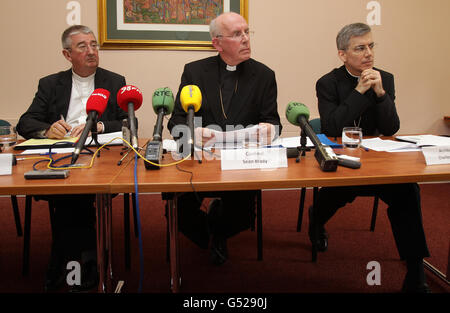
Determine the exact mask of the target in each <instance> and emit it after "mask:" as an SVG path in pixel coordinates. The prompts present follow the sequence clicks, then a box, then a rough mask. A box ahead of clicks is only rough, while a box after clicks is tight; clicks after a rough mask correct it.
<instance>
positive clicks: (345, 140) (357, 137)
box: [342, 127, 362, 148]
mask: <svg viewBox="0 0 450 313" xmlns="http://www.w3.org/2000/svg"><path fill="white" fill-rule="evenodd" d="M361 141H362V129H361V128H359V127H344V129H343V130H342V144H343V145H344V148H359V147H360V146H361Z"/></svg>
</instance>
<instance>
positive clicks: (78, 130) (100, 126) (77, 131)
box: [70, 123, 103, 137]
mask: <svg viewBox="0 0 450 313" xmlns="http://www.w3.org/2000/svg"><path fill="white" fill-rule="evenodd" d="M85 126H86V124H80V125H78V126H75V127H74V128H73V129H72V133H71V134H70V136H71V137H79V136H81V133H82V132H83V130H84V127H85ZM97 132H98V133H99V134H101V133H102V132H103V124H102V123H97ZM89 136H91V132H89Z"/></svg>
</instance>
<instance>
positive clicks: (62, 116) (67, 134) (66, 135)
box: [60, 114, 72, 137]
mask: <svg viewBox="0 0 450 313" xmlns="http://www.w3.org/2000/svg"><path fill="white" fill-rule="evenodd" d="M60 117H61V120H62V121H63V122H65V121H66V120H65V119H64V115H62V114H61V115H60ZM71 134H72V130H69V131H67V133H66V134H65V135H64V137H70V135H71Z"/></svg>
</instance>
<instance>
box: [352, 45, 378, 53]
mask: <svg viewBox="0 0 450 313" xmlns="http://www.w3.org/2000/svg"><path fill="white" fill-rule="evenodd" d="M374 48H375V43H374V42H372V43H370V44H368V45H359V46H356V47H354V48H353V49H352V50H353V52H354V53H356V54H363V53H365V52H366V50H369V51H373V49H374Z"/></svg>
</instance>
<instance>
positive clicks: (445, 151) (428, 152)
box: [422, 146, 450, 165]
mask: <svg viewBox="0 0 450 313" xmlns="http://www.w3.org/2000/svg"><path fill="white" fill-rule="evenodd" d="M422 152H423V156H424V157H425V162H426V163H427V165H433V164H450V146H434V147H422Z"/></svg>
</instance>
